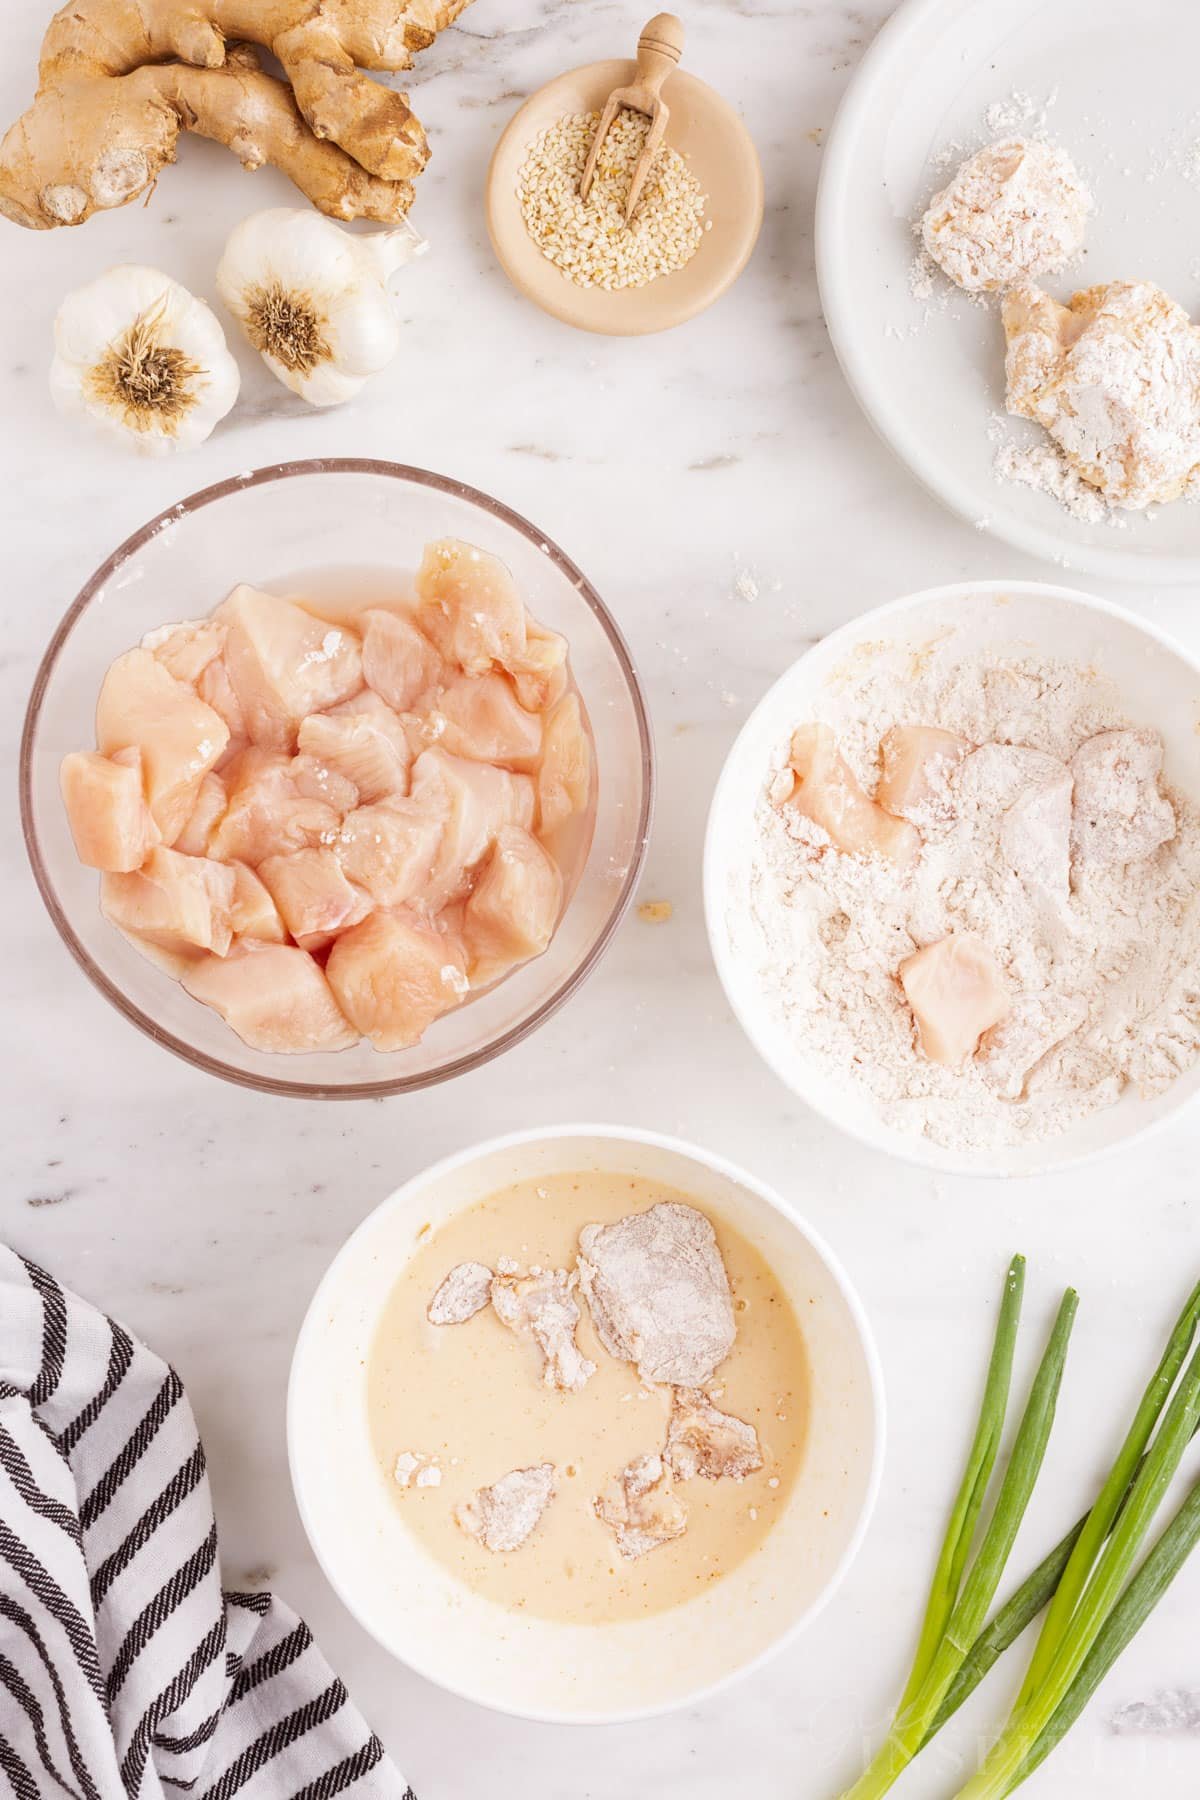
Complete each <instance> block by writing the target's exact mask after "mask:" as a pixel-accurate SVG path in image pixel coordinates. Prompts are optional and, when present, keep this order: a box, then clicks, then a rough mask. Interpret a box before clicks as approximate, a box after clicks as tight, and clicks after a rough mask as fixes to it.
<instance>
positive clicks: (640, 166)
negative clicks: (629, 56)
mask: <svg viewBox="0 0 1200 1800" xmlns="http://www.w3.org/2000/svg"><path fill="white" fill-rule="evenodd" d="M682 55H683V24H682V21H681V20H679V19H677V18H676V17H675V14H674V13H656V14H655V15H654V17H653V18H652V19H651V21H650V23H649V24H648V25H647V26H646V29H645V30H644V31H643V32H642V35H641V37H640V38H639V39H638V47H637V70H636V73H635V75H634V79H633V81H632V82H631V83H630V85H629V86H628V87H619V88H614V89H613V91H612V93H611V94H610V95H609V96H608V99H607V100H606V101H605V103H604V111H603V112H602V113H601V114H600V123H599V125H597V127H596V135H595V137H594V138H593V139H592V147H591V149H590V150H589V151H588V159H587V162H586V163H585V164H584V166H583V180H582V181H581V182H580V184H579V197H580V199H581V200H586V199H587V197H588V192H589V190H590V188H591V185H592V177H593V175H594V174H595V173H596V158H597V157H598V156H599V154H600V146H601V145H602V144H603V142H604V139H605V137H606V136H607V135H608V130H609V127H610V126H611V125H612V122H613V120H614V119H615V118H616V116H617V114H618V113H619V112H620V111H621V108H622V107H628V108H629V110H630V111H631V112H639V113H645V114H646V116H647V117H648V118H649V120H650V130H649V131H648V133H647V134H646V143H645V147H644V149H643V150H642V153H641V155H640V156H639V157H638V159H637V162H636V163H635V164H634V169H633V179H632V180H631V181H630V183H629V194H628V197H627V199H626V201H625V223H626V224H627V225H628V223H629V221H630V219H631V218H632V217H633V209H634V207H635V206H636V205H637V203H638V200H639V199H640V198H641V193H642V188H643V187H644V186H645V182H646V177H647V175H648V174H649V173H650V164H651V163H652V162H653V161H654V158H655V155H656V154H657V151H658V147H659V145H660V144H661V143H662V141H663V137H664V135H665V133H666V129H667V121H668V119H669V118H670V116H671V112H670V108H669V107H668V106H667V105H666V104H665V102H664V101H663V99H662V85H663V83H664V81H665V80H666V79H667V76H668V75H670V74H671V73H672V71H673V70H674V68H675V66H676V64H677V63H678V61H679V59H680V57H681V56H682Z"/></svg>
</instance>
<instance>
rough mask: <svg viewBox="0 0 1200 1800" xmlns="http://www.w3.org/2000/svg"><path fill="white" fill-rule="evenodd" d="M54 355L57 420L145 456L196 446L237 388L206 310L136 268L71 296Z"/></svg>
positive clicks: (220, 335) (233, 367) (112, 272)
mask: <svg viewBox="0 0 1200 1800" xmlns="http://www.w3.org/2000/svg"><path fill="white" fill-rule="evenodd" d="M54 347H55V355H54V361H53V363H52V365H51V368H50V392H51V394H52V396H53V398H54V403H55V405H56V406H57V407H58V409H59V411H60V412H62V413H66V414H68V415H78V416H83V417H86V418H87V419H89V420H91V421H92V422H93V423H94V424H96V425H98V426H99V427H100V428H101V429H102V430H103V431H105V432H106V433H107V434H108V435H109V436H110V437H114V438H118V439H119V440H120V441H121V442H122V443H124V444H126V445H133V446H134V447H135V448H136V449H138V450H142V451H145V452H147V453H148V454H150V455H161V454H162V453H163V452H164V451H167V450H188V449H191V448H192V446H193V445H195V444H202V443H203V442H204V440H205V438H206V437H207V436H208V434H209V432H210V431H211V430H212V428H213V426H214V425H215V424H216V423H217V422H218V420H220V419H223V418H224V417H225V414H226V413H227V412H228V411H229V409H230V407H231V406H232V405H233V403H234V401H235V400H236V399H237V394H238V388H239V386H240V384H241V376H240V374H239V372H238V366H237V363H236V362H235V361H234V359H233V357H232V356H231V355H230V354H229V350H228V348H227V347H226V344H225V334H224V332H223V331H222V330H221V327H220V324H219V322H218V320H217V316H216V314H215V313H214V312H213V311H212V308H211V307H208V306H206V305H205V304H204V301H203V300H197V299H196V298H195V296H194V295H192V294H189V293H188V291H187V289H186V288H185V287H181V286H180V284H179V282H177V281H172V279H171V277H170V276H169V275H163V274H161V273H160V272H159V270H157V269H147V268H143V267H141V266H139V265H137V264H124V265H122V266H121V267H119V268H116V269H109V270H108V272H107V274H104V275H100V276H98V277H97V279H96V280H95V281H92V282H89V283H88V285H87V286H86V287H81V288H76V290H75V292H74V293H72V294H68V295H67V297H66V299H65V300H64V301H63V303H62V306H61V307H60V308H59V312H58V317H57V318H56V319H55V321H54Z"/></svg>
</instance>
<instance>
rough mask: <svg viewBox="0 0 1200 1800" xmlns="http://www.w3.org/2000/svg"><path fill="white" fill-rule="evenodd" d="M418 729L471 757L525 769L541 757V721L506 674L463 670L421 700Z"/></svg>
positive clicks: (429, 741) (423, 737) (422, 736)
mask: <svg viewBox="0 0 1200 1800" xmlns="http://www.w3.org/2000/svg"><path fill="white" fill-rule="evenodd" d="M417 711H418V713H419V714H420V715H421V716H420V717H419V718H418V720H417V721H416V727H415V729H416V734H417V736H418V738H419V740H420V741H421V743H423V744H425V745H429V746H432V745H440V747H441V748H442V749H443V750H448V751H449V752H450V753H451V755H452V756H465V757H468V758H469V759H470V760H471V761H472V762H483V763H502V764H503V765H504V767H505V768H506V769H517V770H520V771H521V772H522V773H524V774H528V773H529V772H530V771H531V770H535V769H536V768H537V767H538V765H539V763H540V762H541V759H542V721H541V719H540V718H538V717H537V716H536V715H535V714H534V713H531V712H526V711H525V708H524V707H523V706H522V705H521V704H520V702H519V701H518V699H517V696H516V694H515V693H514V692H513V688H512V683H511V682H510V681H509V679H508V677H507V676H506V675H501V674H497V673H496V672H495V671H493V672H492V673H490V674H487V675H463V676H461V677H460V678H459V679H458V680H457V681H452V682H450V683H449V685H448V686H445V687H438V688H434V689H432V690H431V691H430V692H429V693H428V694H426V695H425V696H424V698H423V699H422V700H421V701H420V702H419V703H418V707H417Z"/></svg>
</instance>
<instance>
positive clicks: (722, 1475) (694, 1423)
mask: <svg viewBox="0 0 1200 1800" xmlns="http://www.w3.org/2000/svg"><path fill="white" fill-rule="evenodd" d="M663 1454H664V1456H665V1457H666V1461H667V1464H668V1466H669V1468H670V1469H671V1471H672V1473H673V1474H674V1475H675V1476H676V1478H677V1479H678V1480H679V1481H691V1480H693V1479H694V1477H695V1476H697V1475H703V1476H705V1477H706V1478H707V1479H708V1480H709V1481H720V1480H722V1479H728V1480H730V1481H744V1480H745V1478H746V1476H747V1475H753V1474H754V1472H755V1470H756V1469H761V1468H762V1466H763V1459H762V1452H761V1451H760V1450H759V1447H758V1433H757V1432H756V1431H755V1429H754V1427H753V1425H748V1424H747V1423H746V1421H745V1420H744V1419H738V1418H735V1417H734V1415H733V1414H732V1413H727V1412H721V1411H720V1409H719V1408H718V1407H716V1406H714V1405H713V1403H712V1401H711V1400H710V1399H709V1397H708V1395H707V1394H706V1393H705V1392H704V1391H703V1389H702V1388H679V1387H677V1388H676V1389H675V1392H674V1394H673V1395H672V1400H671V1421H670V1424H669V1425H668V1427H667V1447H666V1450H665V1451H664V1452H663Z"/></svg>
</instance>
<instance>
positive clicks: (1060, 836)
mask: <svg viewBox="0 0 1200 1800" xmlns="http://www.w3.org/2000/svg"><path fill="white" fill-rule="evenodd" d="M955 787H956V791H957V793H958V794H959V795H960V796H961V797H962V798H963V799H965V800H970V801H972V802H974V804H975V805H977V806H978V807H979V808H980V810H981V811H987V812H993V813H995V814H996V815H997V818H998V830H999V843H1000V849H1001V852H1002V854H1003V856H1004V859H1005V861H1006V862H1007V863H1008V866H1009V868H1010V869H1011V870H1012V871H1013V873H1014V875H1017V876H1019V877H1020V879H1021V880H1022V881H1023V882H1026V883H1027V884H1029V885H1030V886H1037V887H1040V888H1041V889H1042V890H1043V891H1044V892H1045V893H1047V894H1049V895H1050V896H1051V897H1052V898H1053V899H1055V900H1057V901H1059V902H1062V901H1064V900H1066V898H1067V895H1068V894H1069V892H1070V886H1071V788H1072V780H1071V771H1070V769H1068V768H1067V766H1066V764H1065V763H1061V762H1059V760H1058V758H1057V757H1056V756H1048V755H1047V754H1046V753H1045V751H1043V750H1031V749H1029V747H1028V746H1027V745H1025V744H983V745H981V746H980V748H979V749H978V750H973V751H972V752H971V754H970V756H968V757H966V758H965V759H964V760H963V762H962V763H961V764H960V766H959V770H958V777H957V781H956V783H955Z"/></svg>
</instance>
